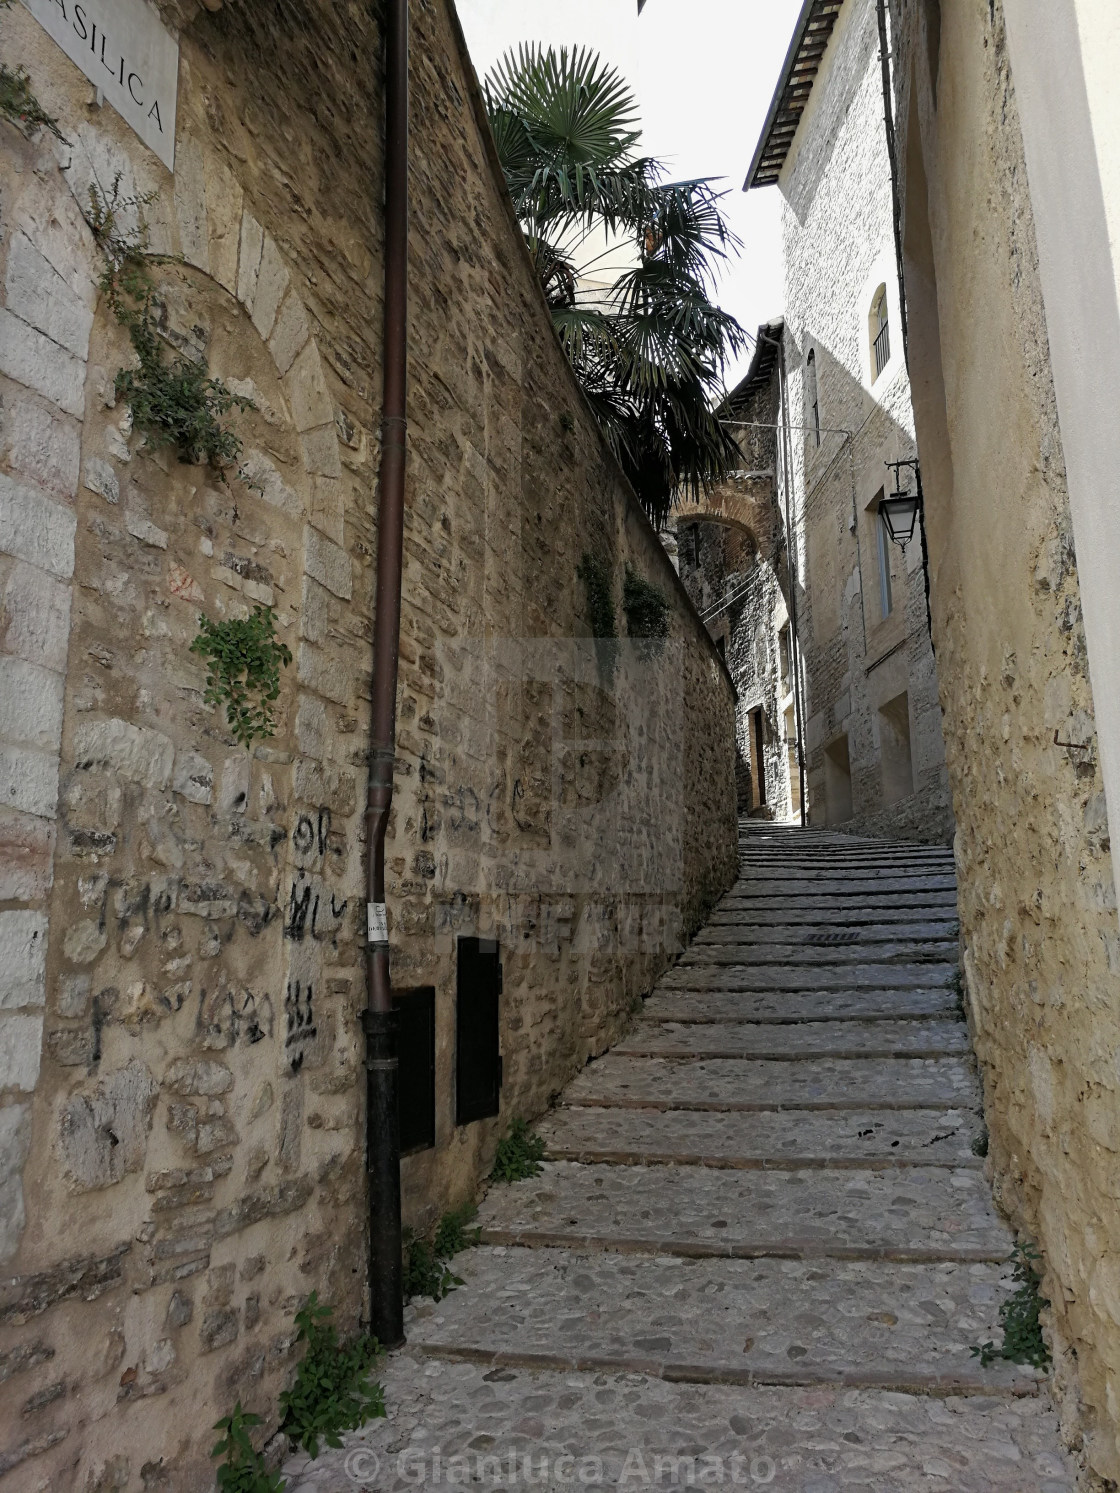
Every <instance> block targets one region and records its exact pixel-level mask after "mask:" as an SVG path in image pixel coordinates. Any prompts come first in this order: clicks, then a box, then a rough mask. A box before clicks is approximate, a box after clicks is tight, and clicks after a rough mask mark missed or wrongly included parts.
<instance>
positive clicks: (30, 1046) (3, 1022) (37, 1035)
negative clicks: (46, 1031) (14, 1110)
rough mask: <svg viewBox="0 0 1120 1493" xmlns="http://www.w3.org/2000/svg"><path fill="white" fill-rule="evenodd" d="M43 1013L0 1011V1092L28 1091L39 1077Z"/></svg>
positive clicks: (26, 1092) (23, 1092) (24, 1092)
mask: <svg viewBox="0 0 1120 1493" xmlns="http://www.w3.org/2000/svg"><path fill="white" fill-rule="evenodd" d="M42 1045H43V1017H42V1013H41V1012H39V1011H0V1092H3V1091H4V1090H5V1089H15V1090H17V1091H18V1092H19V1093H22V1094H29V1093H30V1092H31V1091H32V1089H34V1087H35V1084H36V1082H37V1080H38V1078H39V1053H40V1050H41V1048H42Z"/></svg>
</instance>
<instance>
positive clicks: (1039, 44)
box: [890, 0, 1120, 1488]
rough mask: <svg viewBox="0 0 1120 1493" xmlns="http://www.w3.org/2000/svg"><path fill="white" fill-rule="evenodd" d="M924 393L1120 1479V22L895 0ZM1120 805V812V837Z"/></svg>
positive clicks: (1082, 1376) (905, 231)
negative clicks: (1118, 429) (1119, 82)
mask: <svg viewBox="0 0 1120 1493" xmlns="http://www.w3.org/2000/svg"><path fill="white" fill-rule="evenodd" d="M890 9H891V21H892V26H893V31H894V37H895V42H894V62H893V90H894V102H895V106H896V120H895V134H896V138H897V142H898V150H897V154H898V174H899V197H900V206H901V213H902V242H903V251H904V267H905V282H906V299H907V305H908V308H909V330H910V369H911V378H912V383H913V389H914V414H915V421H916V426H917V437H918V447H919V451H920V454H921V458H922V469H923V473H924V485H925V492H926V499H927V513H928V529H929V543H930V559H931V568H932V575H933V595H932V605H933V622H934V636H935V638H936V640H937V649H938V664H939V672H940V680H941V699H942V703H943V706H944V712H945V715H944V721H945V739H946V748H947V756H948V766H949V775H950V782H951V784H952V791H953V807H954V812H955V814H956V821H957V838H956V852H957V865H958V872H959V878H960V886H961V899H960V901H961V933H962V944H963V956H964V957H963V963H964V969H965V975H966V980H965V984H966V990H967V1004H968V1011H969V1018H970V1022H971V1024H972V1027H973V1034H974V1038H975V1042H976V1047H977V1051H978V1054H979V1057H980V1062H981V1071H982V1075H983V1078H984V1085H985V1112H986V1117H987V1122H988V1126H989V1129H990V1132H991V1148H990V1156H991V1166H992V1169H993V1175H994V1181H995V1183H996V1186H997V1189H998V1193H999V1196H1000V1198H1001V1200H1002V1203H1003V1206H1004V1207H1005V1208H1006V1210H1007V1211H1008V1213H1009V1215H1010V1216H1011V1218H1012V1220H1013V1221H1014V1222H1015V1224H1016V1225H1017V1227H1019V1228H1020V1229H1021V1231H1022V1233H1023V1236H1024V1237H1025V1238H1026V1239H1027V1240H1029V1241H1031V1242H1034V1243H1036V1244H1037V1246H1038V1247H1039V1248H1040V1250H1041V1253H1042V1255H1043V1257H1044V1260H1045V1267H1046V1280H1045V1294H1046V1296H1047V1297H1048V1298H1049V1301H1050V1312H1049V1322H1050V1326H1049V1331H1050V1334H1051V1337H1052V1340H1053V1343H1054V1347H1055V1350H1056V1357H1057V1383H1058V1388H1059V1391H1061V1392H1063V1393H1064V1396H1065V1411H1066V1414H1065V1426H1066V1432H1067V1435H1068V1436H1069V1438H1070V1440H1071V1442H1072V1443H1073V1444H1075V1445H1078V1444H1079V1445H1080V1446H1081V1448H1082V1451H1083V1455H1084V1458H1085V1461H1086V1463H1087V1465H1088V1467H1089V1468H1090V1469H1091V1470H1092V1472H1093V1473H1095V1474H1096V1475H1097V1476H1098V1477H1099V1478H1100V1479H1101V1481H1100V1482H1096V1481H1093V1482H1092V1486H1094V1487H1108V1488H1112V1487H1115V1486H1117V1484H1118V1483H1120V1244H1118V1241H1120V1205H1118V1201H1117V1186H1116V1178H1117V1155H1118V1152H1120V1074H1118V1071H1117V1064H1116V1053H1117V1051H1118V1050H1120V1003H1118V1001H1117V994H1118V991H1120V929H1118V926H1117V911H1116V905H1117V904H1116V889H1115V887H1116V884H1115V866H1116V856H1117V846H1116V836H1115V824H1116V816H1117V813H1118V812H1120V811H1118V809H1117V804H1118V803H1120V690H1118V687H1117V667H1116V661H1117V658H1118V656H1120V587H1118V586H1117V576H1118V575H1120V553H1118V546H1120V540H1118V537H1117V536H1118V533H1120V525H1118V522H1117V517H1118V514H1117V502H1116V486H1115V420H1114V418H1113V411H1114V410H1115V406H1116V402H1117V397H1118V392H1120V307H1118V284H1120V275H1118V265H1120V259H1118V252H1120V251H1118V245H1120V236H1118V235H1117V231H1116V223H1117V218H1118V215H1120V128H1118V125H1117V113H1116V88H1115V78H1116V73H1117V68H1118V67H1120V25H1118V15H1117V10H1116V7H1115V5H1113V4H1111V3H1109V0H1068V3H1061V4H1039V3H1034V0H1002V3H1000V0H959V3H956V4H953V5H944V6H942V5H940V4H938V3H937V0H892V4H891V7H890ZM1110 821H1111V825H1112V828H1113V832H1112V834H1111V835H1110Z"/></svg>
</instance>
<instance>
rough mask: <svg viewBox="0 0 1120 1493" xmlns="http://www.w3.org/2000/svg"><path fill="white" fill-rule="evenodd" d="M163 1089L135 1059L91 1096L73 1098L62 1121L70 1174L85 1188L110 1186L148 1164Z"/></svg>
mask: <svg viewBox="0 0 1120 1493" xmlns="http://www.w3.org/2000/svg"><path fill="white" fill-rule="evenodd" d="M157 1092H158V1090H157V1087H156V1084H155V1082H154V1081H153V1079H152V1075H151V1074H150V1073H149V1072H148V1069H147V1068H146V1067H145V1066H144V1064H143V1063H141V1062H137V1061H136V1060H135V1059H133V1061H132V1062H131V1063H129V1064H128V1066H127V1067H126V1068H121V1069H118V1070H117V1072H116V1073H112V1074H109V1075H107V1076H106V1077H105V1078H103V1079H102V1080H101V1081H100V1082H99V1083H98V1084H97V1086H96V1087H95V1088H94V1089H93V1090H91V1091H90V1092H88V1093H78V1094H74V1095H72V1096H71V1097H70V1099H69V1100H68V1101H67V1103H66V1106H65V1108H64V1109H63V1111H62V1115H61V1117H60V1120H59V1145H60V1150H61V1153H62V1163H63V1167H64V1168H65V1170H66V1172H67V1173H68V1175H69V1176H70V1177H71V1178H72V1179H73V1180H74V1182H76V1183H77V1185H78V1186H79V1187H82V1188H97V1187H109V1186H111V1185H112V1184H113V1183H114V1182H119V1181H120V1179H121V1178H122V1177H123V1176H125V1175H126V1174H127V1173H128V1172H134V1171H138V1170H139V1169H140V1167H141V1166H142V1165H143V1163H144V1155H145V1152H146V1150H147V1144H148V1132H149V1130H150V1129H151V1126H152V1111H153V1109H154V1107H155V1102H156V1094H157Z"/></svg>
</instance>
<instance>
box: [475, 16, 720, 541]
mask: <svg viewBox="0 0 1120 1493" xmlns="http://www.w3.org/2000/svg"><path fill="white" fill-rule="evenodd" d="M484 91H485V96H486V107H487V112H488V114H489V116H490V125H491V128H492V129H493V132H494V140H495V142H496V144H497V148H498V158H499V160H500V161H501V164H502V170H503V171H504V173H505V177H506V181H507V183H508V185H509V189H510V193H511V195H512V197H513V203H514V207H515V209H516V211H517V215H518V218H519V220H520V222H521V225H522V228H523V230H524V232H525V238H526V240H527V242H528V245H529V252H530V254H531V255H532V257H533V262H534V264H535V265H536V269H537V275H538V277H539V279H540V283H541V286H542V288H543V290H544V293H545V296H546V298H547V300H548V303H549V306H550V308H551V311H552V318H553V323H554V325H555V327H556V331H557V334H558V335H559V337H560V341H561V343H562V344H563V347H564V350H565V352H566V353H567V355H568V357H569V359H570V360H571V363H572V366H573V367H574V369H575V371H576V374H577V376H578V377H579V380H580V383H581V384H582V386H583V389H584V392H585V394H586V395H587V398H588V400H589V401H590V404H591V406H592V409H593V410H594V411H595V414H596V416H597V418H598V420H599V423H600V425H601V426H602V429H603V431H604V433H605V434H606V436H607V439H608V440H609V441H610V443H611V446H612V447H613V449H614V451H615V453H616V455H617V456H618V458H619V460H620V462H621V463H622V466H623V468H624V470H625V471H626V473H627V475H628V476H629V477H630V479H631V481H632V482H633V484H634V487H635V488H636V490H637V492H638V496H639V497H640V498H641V501H642V503H643V504H644V506H645V508H646V511H647V512H648V513H649V515H650V517H651V518H652V519H653V521H654V522H655V523H657V524H660V523H662V522H663V521H664V519H665V517H666V515H667V514H668V511H669V509H670V507H671V506H672V503H673V501H674V499H675V497H676V496H677V494H678V493H679V492H681V491H691V492H693V493H696V492H698V490H699V489H700V488H702V487H703V488H708V487H710V486H712V485H713V484H715V483H717V482H719V481H720V480H721V479H722V478H723V477H725V476H726V475H727V472H728V471H729V470H730V469H731V467H732V466H733V465H734V464H735V462H736V461H737V459H738V457H739V451H738V448H737V446H736V445H735V442H734V441H733V440H732V439H731V437H730V436H729V435H728V433H727V432H726V431H725V430H724V429H723V427H722V426H721V425H720V423H719V421H718V420H717V419H716V416H715V414H714V413H713V410H714V407H715V405H716V404H718V402H719V399H720V397H721V396H722V392H723V387H722V373H723V367H724V364H725V362H726V361H727V359H728V357H729V356H730V355H732V354H734V353H737V352H738V351H739V350H740V349H741V348H742V347H743V346H744V343H745V340H746V337H745V333H744V332H743V329H742V328H741V327H740V326H739V323H738V322H737V321H736V320H735V318H734V317H733V316H730V315H728V313H727V312H725V311H721V310H720V308H719V307H718V306H716V305H715V304H714V303H713V302H712V299H711V293H712V290H713V288H714V286H713V281H714V271H715V269H716V267H717V266H718V264H719V262H720V261H722V260H725V259H726V258H727V257H728V256H729V254H731V253H734V252H737V251H738V249H739V248H740V247H741V245H740V243H739V241H738V239H736V238H735V236H734V234H732V233H731V231H730V229H729V228H728V226H727V224H726V222H725V221H724V218H723V215H722V213H721V212H720V209H719V201H720V197H721V196H722V195H723V194H722V193H720V192H718V191H716V190H715V188H714V187H713V184H712V182H711V180H709V179H698V180H694V181H682V182H665V181H664V177H665V174H666V173H665V170H664V168H663V166H662V165H661V163H660V162H659V161H656V160H654V159H652V158H651V157H648V156H642V155H640V154H638V149H637V147H638V142H639V139H640V136H639V133H638V130H637V128H636V125H637V118H638V111H637V104H636V102H635V99H634V96H633V94H632V93H631V92H630V90H629V88H628V87H627V85H626V83H625V82H624V81H623V79H622V78H621V77H620V75H619V74H618V73H617V72H616V71H615V70H614V69H613V68H611V67H608V66H606V65H605V64H604V63H603V62H602V60H601V59H600V58H599V57H598V56H597V55H596V54H595V53H593V52H591V51H590V50H589V49H587V48H581V49H577V50H576V51H573V52H569V51H568V50H567V48H562V49H561V50H560V52H559V53H557V52H556V51H555V50H554V49H553V48H551V47H549V48H547V49H545V48H540V47H537V46H526V45H522V46H521V47H520V48H518V50H517V51H516V52H512V51H511V52H507V54H506V55H505V57H503V58H502V60H501V61H500V62H499V63H498V64H497V66H496V67H495V68H494V69H493V70H492V71H491V73H490V74H489V75H488V77H487V79H486V83H485V89H484ZM612 241H613V243H614V245H615V247H614V248H613V250H612V247H611V244H612ZM619 241H621V242H622V243H623V244H625V245H627V246H628V247H629V250H630V252H629V254H628V256H627V258H628V259H629V261H630V263H629V266H628V267H627V268H624V269H621V270H616V271H614V272H613V279H612V281H611V283H610V284H609V285H607V286H605V287H604V286H603V285H601V284H600V283H597V281H596V280H595V279H594V271H595V269H596V265H597V264H598V265H600V266H602V265H603V264H604V263H605V262H606V261H609V260H610V259H611V258H612V257H614V258H616V259H617V244H618V242H619ZM604 242H606V243H607V246H608V247H607V248H606V249H605V250H604V249H603V244H604ZM592 249H594V250H596V251H598V252H596V253H594V254H593V255H592V257H590V258H589V257H588V255H589V254H590V253H591V251H592Z"/></svg>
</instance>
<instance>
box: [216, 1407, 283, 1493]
mask: <svg viewBox="0 0 1120 1493" xmlns="http://www.w3.org/2000/svg"><path fill="white" fill-rule="evenodd" d="M260 1424H261V1418H260V1416H259V1415H254V1414H253V1413H252V1412H251V1411H249V1410H242V1408H241V1401H240V1400H238V1402H237V1404H236V1405H235V1406H234V1407H233V1409H232V1410H231V1411H230V1413H229V1415H223V1416H222V1418H221V1420H220V1421H218V1422H217V1424H216V1425H215V1426H214V1429H215V1431H221V1432H223V1433H224V1434H223V1435H222V1437H221V1439H220V1440H219V1441H218V1442H217V1443H216V1444H215V1446H214V1449H213V1451H212V1452H211V1453H210V1455H211V1456H212V1457H214V1458H217V1457H224V1458H225V1461H224V1462H223V1463H222V1465H221V1466H220V1467H219V1468H218V1488H219V1489H220V1490H221V1493H283V1489H284V1479H283V1478H282V1477H281V1476H280V1474H279V1473H278V1472H269V1471H268V1469H267V1468H266V1467H265V1464H264V1458H263V1457H262V1456H261V1454H260V1452H259V1451H257V1449H256V1447H255V1446H254V1445H253V1441H252V1437H251V1435H250V1432H251V1431H252V1429H253V1427H254V1426H259V1425H260Z"/></svg>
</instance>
